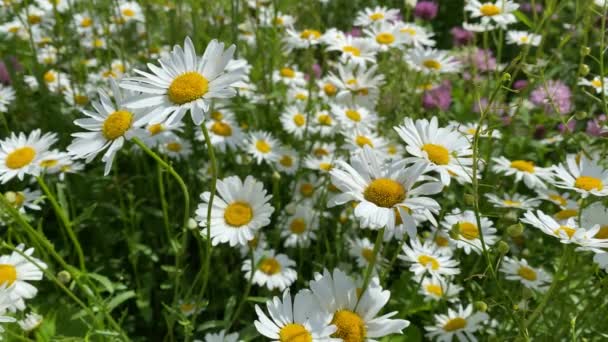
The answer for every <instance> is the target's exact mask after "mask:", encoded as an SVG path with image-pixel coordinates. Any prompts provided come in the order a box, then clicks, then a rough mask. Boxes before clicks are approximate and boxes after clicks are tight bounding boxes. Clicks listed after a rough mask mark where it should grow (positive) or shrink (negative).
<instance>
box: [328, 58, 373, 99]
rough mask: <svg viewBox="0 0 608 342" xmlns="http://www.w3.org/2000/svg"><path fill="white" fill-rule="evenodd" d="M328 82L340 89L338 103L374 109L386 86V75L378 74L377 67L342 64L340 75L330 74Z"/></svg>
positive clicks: (339, 68) (337, 95)
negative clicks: (383, 86)
mask: <svg viewBox="0 0 608 342" xmlns="http://www.w3.org/2000/svg"><path fill="white" fill-rule="evenodd" d="M327 80H328V82H331V84H334V85H335V86H336V87H337V88H338V93H337V94H336V98H337V100H338V102H340V103H344V104H350V105H352V104H358V105H361V106H364V107H367V108H373V107H374V106H375V105H376V101H377V99H378V97H379V95H380V86H382V85H383V84H384V75H382V74H380V73H378V66H377V65H372V66H370V67H369V68H368V67H363V66H361V65H359V66H355V65H353V64H346V65H342V64H340V65H338V74H337V75H336V74H334V73H332V72H330V73H329V76H328V78H327Z"/></svg>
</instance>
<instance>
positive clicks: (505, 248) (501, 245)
mask: <svg viewBox="0 0 608 342" xmlns="http://www.w3.org/2000/svg"><path fill="white" fill-rule="evenodd" d="M496 249H497V250H498V252H499V253H500V254H507V253H509V249H511V248H510V247H509V244H508V243H506V242H504V241H499V242H498V245H497V246H496Z"/></svg>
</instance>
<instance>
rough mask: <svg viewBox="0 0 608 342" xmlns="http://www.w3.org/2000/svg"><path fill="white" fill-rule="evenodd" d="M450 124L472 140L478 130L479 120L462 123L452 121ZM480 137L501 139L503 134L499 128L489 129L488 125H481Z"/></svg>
mask: <svg viewBox="0 0 608 342" xmlns="http://www.w3.org/2000/svg"><path fill="white" fill-rule="evenodd" d="M448 126H451V127H455V128H456V129H457V130H458V131H459V132H460V133H462V134H463V135H464V136H466V137H467V138H469V139H471V140H472V139H473V137H474V136H475V132H476V131H477V122H469V123H460V122H457V121H450V123H449V125H448ZM479 137H480V138H488V137H489V138H493V139H500V138H502V134H501V133H500V131H499V130H496V129H488V125H481V129H480V131H479Z"/></svg>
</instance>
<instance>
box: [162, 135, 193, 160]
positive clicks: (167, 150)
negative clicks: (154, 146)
mask: <svg viewBox="0 0 608 342" xmlns="http://www.w3.org/2000/svg"><path fill="white" fill-rule="evenodd" d="M159 151H160V152H161V153H163V154H165V155H167V156H168V157H169V158H174V159H179V160H182V159H187V158H188V157H189V156H190V155H191V154H192V145H191V144H190V142H189V141H188V140H184V139H181V138H179V137H178V136H175V137H174V138H173V139H168V140H167V141H165V142H164V143H162V144H161V145H160V146H159Z"/></svg>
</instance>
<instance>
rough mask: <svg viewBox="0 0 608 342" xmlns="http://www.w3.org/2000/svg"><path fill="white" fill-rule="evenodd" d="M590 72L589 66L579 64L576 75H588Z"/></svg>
mask: <svg viewBox="0 0 608 342" xmlns="http://www.w3.org/2000/svg"><path fill="white" fill-rule="evenodd" d="M590 71H591V69H589V66H588V65H587V64H581V67H580V68H579V69H578V73H579V75H581V76H587V75H589V72H590Z"/></svg>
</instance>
